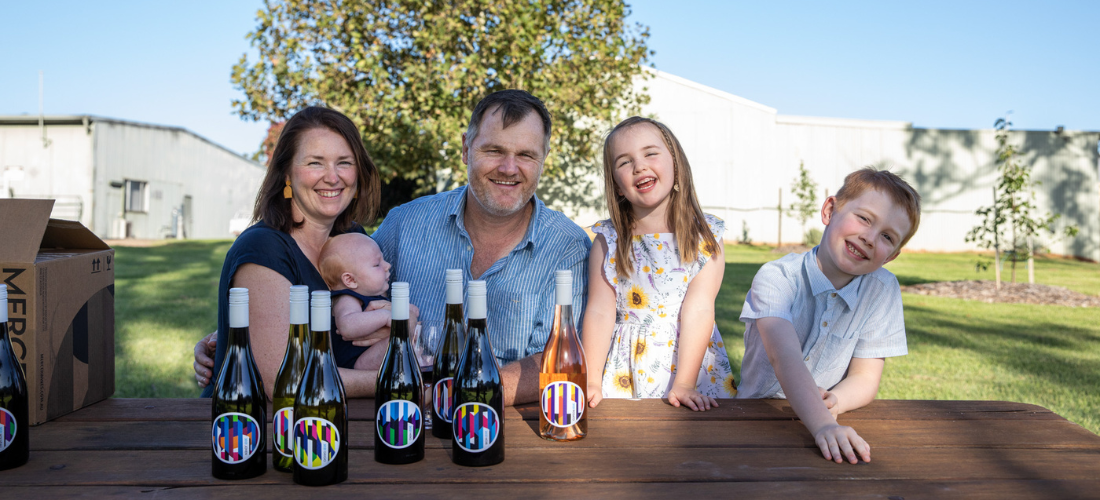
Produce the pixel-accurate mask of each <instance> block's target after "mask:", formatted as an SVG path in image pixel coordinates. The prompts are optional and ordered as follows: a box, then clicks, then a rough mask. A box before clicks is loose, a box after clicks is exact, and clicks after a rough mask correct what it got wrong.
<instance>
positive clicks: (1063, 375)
mask: <svg viewBox="0 0 1100 500" xmlns="http://www.w3.org/2000/svg"><path fill="white" fill-rule="evenodd" d="M230 244H231V242H228V241H210V242H201V241H199V242H192V241H189V242H179V243H169V244H164V245H160V246H154V247H148V248H126V247H122V248H117V249H116V252H117V257H116V262H117V263H118V264H117V267H116V275H115V280H116V285H117V286H116V297H115V299H116V300H115V311H116V315H117V319H116V322H115V325H116V332H115V335H116V366H117V373H116V379H117V389H116V392H115V395H116V396H118V397H193V396H197V395H198V393H199V391H198V390H197V388H196V386H195V379H194V376H193V373H192V371H191V362H192V349H193V348H194V345H195V342H196V341H197V340H198V339H199V338H200V337H202V336H203V335H205V334H207V333H209V332H211V331H213V330H214V328H215V327H216V322H217V317H216V316H217V300H216V294H217V285H218V276H219V274H220V272H221V264H222V259H223V258H224V256H225V252H226V251H227V250H228V249H229V246H230ZM726 249H727V252H726V274H725V279H724V281H723V283H722V289H721V291H720V292H719V295H718V300H717V303H716V304H715V305H716V312H717V317H718V328H719V330H720V331H721V332H722V335H723V337H724V339H725V341H726V348H727V349H728V350H729V354H730V361H732V363H733V365H734V366H733V368H734V372H735V373H739V371H740V366H741V357H742V356H743V355H744V343H743V336H744V331H745V329H744V325H743V324H742V323H741V322H740V321H738V319H737V318H738V316H739V315H740V313H741V306H742V304H743V303H744V300H745V292H746V291H747V290H748V288H749V285H750V284H751V283H752V278H753V276H754V275H755V274H756V271H757V269H759V268H760V266H761V265H762V264H764V263H765V262H768V261H770V260H774V259H776V258H778V257H779V255H778V254H775V253H772V252H771V249H770V248H766V247H745V246H727V247H726ZM977 259H978V257H977V256H976V255H975V254H934V253H906V254H903V255H902V256H901V257H899V258H898V259H897V260H896V261H894V262H892V263H890V264H889V265H887V268H888V269H890V270H891V271H892V272H894V273H895V274H896V275H897V276H898V279H899V280H900V281H901V283H902V284H904V285H908V284H916V283H925V282H932V281H951V280H963V279H987V280H992V279H993V271H992V269H990V270H987V271H985V272H981V273H979V272H976V271H975V268H974V264H975V262H976V261H977ZM1007 266H1008V265H1007V264H1006V267H1005V274H1004V277H1005V279H1007V278H1008V276H1009V274H1008V267H1007ZM1017 273H1018V274H1017V278H1018V279H1020V280H1021V281H1026V279H1027V271H1026V268H1024V266H1023V264H1022V263H1021V265H1020V267H1019V269H1018V271H1017ZM1036 280H1037V281H1038V282H1039V283H1043V284H1049V285H1057V286H1062V287H1066V288H1069V289H1071V290H1075V291H1079V292H1082V293H1087V294H1090V295H1100V266H1098V265H1097V264H1089V263H1083V262H1075V261H1072V260H1065V259H1045V258H1040V259H1038V260H1037V261H1036ZM548 293H549V292H548ZM902 298H903V301H904V303H905V320H906V330H907V335H908V342H909V355H908V356H903V357H901V358H894V359H891V360H888V362H887V363H886V372H885V374H884V376H883V381H882V388H881V390H880V392H879V397H881V398H887V399H988V400H1007V401H1018V402H1024V403H1033V404H1038V405H1041V406H1044V407H1046V408H1049V409H1051V410H1053V411H1055V412H1057V413H1058V414H1059V415H1062V416H1064V417H1066V418H1068V419H1070V420H1072V421H1074V422H1076V423H1078V424H1080V425H1082V426H1084V427H1085V428H1087V429H1089V430H1090V431H1092V432H1094V433H1100V393H1097V391H1096V388H1097V387H1100V326H1098V325H1097V321H1096V318H1098V317H1100V311H1097V310H1095V309H1080V308H1069V307H1061V306H1035V305H1027V304H986V303H982V302H972V301H964V300H959V299H948V298H939V297H928V296H923V295H910V294H904V295H903V296H902Z"/></svg>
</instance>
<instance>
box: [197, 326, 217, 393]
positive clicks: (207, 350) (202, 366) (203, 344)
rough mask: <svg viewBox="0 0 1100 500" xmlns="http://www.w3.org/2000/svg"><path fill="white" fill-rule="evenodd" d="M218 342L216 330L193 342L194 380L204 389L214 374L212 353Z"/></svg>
mask: <svg viewBox="0 0 1100 500" xmlns="http://www.w3.org/2000/svg"><path fill="white" fill-rule="evenodd" d="M217 343H218V331H217V330H214V333H211V334H210V335H207V336H205V337H203V338H201V339H199V343H197V344H195V381H196V382H198V383H199V388H200V389H204V388H206V386H208V385H210V379H211V378H213V376H214V353H215V352H216V351H215V348H216V346H217Z"/></svg>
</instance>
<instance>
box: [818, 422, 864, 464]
mask: <svg viewBox="0 0 1100 500" xmlns="http://www.w3.org/2000/svg"><path fill="white" fill-rule="evenodd" d="M814 442H815V443H817V447H818V448H820V449H821V454H822V455H824V456H825V460H832V461H834V462H836V463H838V464H841V463H844V459H845V458H847V459H848V462H850V463H852V464H857V463H859V460H857V459H856V454H857V453H858V454H859V458H862V459H863V461H864V462H870V461H871V446H870V445H868V444H867V441H864V440H863V438H861V437H859V434H856V430H855V429H853V428H851V427H848V426H844V425H840V424H827V425H825V426H823V427H822V428H821V429H819V430H818V431H817V432H815V433H814Z"/></svg>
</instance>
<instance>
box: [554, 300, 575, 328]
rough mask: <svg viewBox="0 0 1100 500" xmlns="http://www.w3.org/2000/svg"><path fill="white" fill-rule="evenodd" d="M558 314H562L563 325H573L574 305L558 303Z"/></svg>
mask: <svg viewBox="0 0 1100 500" xmlns="http://www.w3.org/2000/svg"><path fill="white" fill-rule="evenodd" d="M557 307H558V310H559V312H558V314H559V315H560V316H561V324H562V326H563V327H564V326H566V325H568V326H573V305H572V304H564V305H563V304H558V306H557Z"/></svg>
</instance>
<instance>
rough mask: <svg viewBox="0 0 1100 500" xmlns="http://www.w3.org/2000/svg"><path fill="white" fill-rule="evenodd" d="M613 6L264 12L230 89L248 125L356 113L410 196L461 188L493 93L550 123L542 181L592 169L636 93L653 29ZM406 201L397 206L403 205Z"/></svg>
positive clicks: (465, 1) (277, 5)
mask: <svg viewBox="0 0 1100 500" xmlns="http://www.w3.org/2000/svg"><path fill="white" fill-rule="evenodd" d="M628 14H629V9H628V7H627V6H626V5H625V4H624V3H623V2H622V1H617V0H526V1H518V2H514V1H507V0H496V1H491V0H450V1H446V2H438V1H431V0H420V1H414V0H405V1H384V0H327V1H318V0H268V1H267V2H266V3H265V7H264V8H263V9H261V10H260V11H259V13H258V25H257V27H256V29H255V31H253V32H252V33H250V34H249V38H250V39H251V42H252V45H253V47H254V48H255V49H256V51H257V53H258V55H257V57H256V58H255V59H250V58H249V57H248V55H247V54H245V55H243V56H241V59H240V61H239V62H238V63H237V64H236V65H234V67H233V72H232V81H233V83H234V85H235V86H236V87H237V88H238V89H240V90H241V92H242V93H243V94H244V98H243V99H240V100H235V101H234V102H233V106H234V109H235V110H236V112H237V113H239V114H240V115H241V116H242V117H244V118H247V119H251V120H265V121H270V122H273V123H277V122H281V121H283V120H285V119H287V118H288V117H289V116H290V115H292V114H293V113H294V112H295V111H297V110H299V109H301V108H303V107H305V106H307V105H311V104H318V103H321V104H324V105H326V106H329V107H332V108H334V109H336V110H339V111H341V112H343V113H345V114H347V115H348V116H349V117H350V118H351V119H352V121H354V122H355V124H356V125H357V126H358V127H359V129H360V132H361V133H362V135H363V140H364V142H365V144H366V147H367V151H369V152H370V153H371V156H372V157H373V158H374V160H375V162H376V163H377V164H378V166H379V169H380V171H381V173H382V178H383V180H384V181H387V182H390V184H391V185H394V184H403V185H405V186H406V187H407V188H408V189H409V191H410V193H409V194H410V195H413V196H415V195H419V194H424V193H431V192H434V191H436V190H438V189H446V188H449V187H451V186H454V185H457V184H459V183H462V182H464V180H465V175H466V172H465V168H464V167H463V166H462V165H461V163H460V158H461V137H462V132H463V131H465V128H466V125H467V122H468V121H469V117H470V114H471V112H472V110H473V107H474V105H475V104H476V103H477V102H478V101H479V100H481V98H483V97H484V96H486V95H488V94H489V93H491V92H493V91H496V90H501V89H506V88H519V89H524V90H527V91H529V92H531V93H532V94H534V95H535V96H537V97H539V98H540V99H542V100H543V102H544V103H545V104H546V106H547V108H548V109H549V110H550V112H551V114H552V116H553V119H554V125H555V126H554V135H553V138H552V142H551V144H552V146H551V156H550V157H549V158H548V159H547V165H546V174H544V178H545V176H546V175H547V174H548V176H549V177H554V176H561V175H563V174H562V171H563V167H562V166H563V165H570V164H576V163H577V162H582V161H583V162H584V163H585V164H590V162H591V159H592V158H594V157H595V152H596V150H597V149H598V147H599V144H600V135H601V134H602V133H604V132H606V130H608V129H609V128H610V125H611V122H612V121H613V120H616V119H618V118H620V117H621V116H620V115H621V114H622V113H624V112H634V111H636V110H637V109H638V108H639V107H640V105H641V104H643V103H644V101H645V100H646V96H645V95H644V94H641V93H638V92H635V91H634V78H635V77H636V76H638V75H640V74H641V73H642V65H643V64H645V63H647V62H648V58H649V56H650V55H651V52H650V51H649V50H648V49H647V48H646V40H647V38H648V37H649V30H648V28H647V27H645V26H642V25H641V24H629V23H627V22H626V21H625V20H624V18H625V17H626V16H627V15H628ZM399 201H400V200H399Z"/></svg>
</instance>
